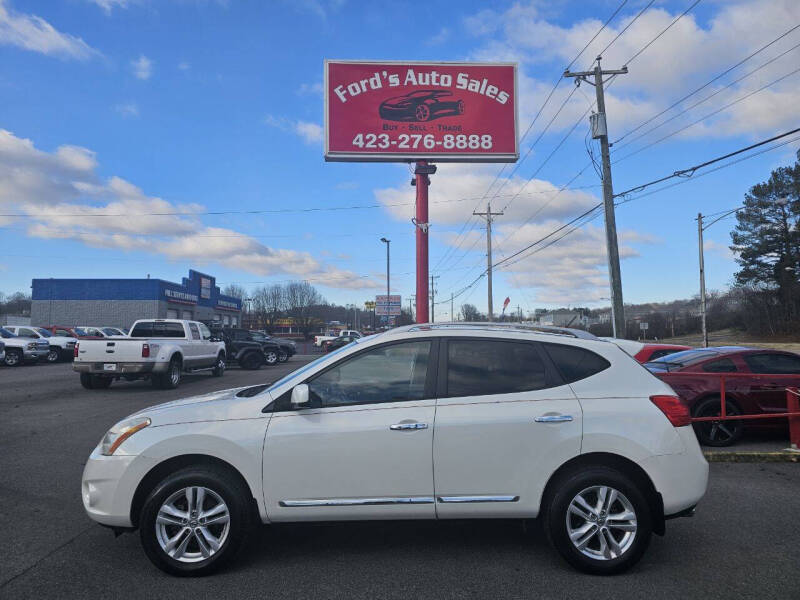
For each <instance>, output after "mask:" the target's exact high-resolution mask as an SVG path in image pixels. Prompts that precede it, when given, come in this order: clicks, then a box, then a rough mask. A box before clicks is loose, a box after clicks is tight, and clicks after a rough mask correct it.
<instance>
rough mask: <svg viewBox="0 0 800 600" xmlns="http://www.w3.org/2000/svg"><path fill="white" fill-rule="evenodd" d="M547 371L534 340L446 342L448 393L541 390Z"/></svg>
mask: <svg viewBox="0 0 800 600" xmlns="http://www.w3.org/2000/svg"><path fill="white" fill-rule="evenodd" d="M546 387H547V371H546V369H545V365H544V362H543V361H542V358H541V356H540V354H539V351H538V349H537V348H536V345H535V344H531V343H529V342H504V341H499V340H483V339H481V340H459V339H451V340H450V341H449V342H448V343H447V396H449V397H451V398H454V397H460V396H485V395H489V394H511V393H514V392H526V391H531V390H541V389H544V388H546Z"/></svg>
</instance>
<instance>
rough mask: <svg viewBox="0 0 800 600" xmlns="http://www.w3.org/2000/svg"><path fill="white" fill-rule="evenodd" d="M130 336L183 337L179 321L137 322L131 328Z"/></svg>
mask: <svg viewBox="0 0 800 600" xmlns="http://www.w3.org/2000/svg"><path fill="white" fill-rule="evenodd" d="M131 337H138V338H142V337H161V338H182V337H185V335H184V331H183V325H181V324H180V323H163V322H158V321H156V322H153V321H150V322H146V323H137V324H136V326H135V327H134V328H133V329H132V330H131Z"/></svg>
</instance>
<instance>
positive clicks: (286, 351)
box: [250, 330, 297, 362]
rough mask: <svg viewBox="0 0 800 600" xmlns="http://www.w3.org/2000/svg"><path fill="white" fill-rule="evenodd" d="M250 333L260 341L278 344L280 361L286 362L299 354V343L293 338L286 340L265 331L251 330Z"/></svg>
mask: <svg viewBox="0 0 800 600" xmlns="http://www.w3.org/2000/svg"><path fill="white" fill-rule="evenodd" d="M250 335H252V336H253V339H255V340H257V341H260V342H270V343H273V344H277V345H278V362H286V361H287V360H289V359H290V358H292V357H293V356H294V355H295V354H297V344H295V343H294V342H293V341H292V340H285V339H283V338H279V337H273V336H271V335H268V334H266V333H264V332H263V331H253V330H250Z"/></svg>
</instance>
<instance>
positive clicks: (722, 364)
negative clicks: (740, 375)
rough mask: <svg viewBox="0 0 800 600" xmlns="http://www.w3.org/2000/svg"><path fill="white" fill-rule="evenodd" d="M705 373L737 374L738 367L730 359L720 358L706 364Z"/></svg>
mask: <svg viewBox="0 0 800 600" xmlns="http://www.w3.org/2000/svg"><path fill="white" fill-rule="evenodd" d="M703 371H705V372H706V373H735V372H736V365H735V364H734V363H733V361H732V360H731V359H730V358H720V359H718V360H712V361H711V362H707V363H706V364H704V365H703Z"/></svg>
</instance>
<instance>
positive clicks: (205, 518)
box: [155, 486, 231, 563]
mask: <svg viewBox="0 0 800 600" xmlns="http://www.w3.org/2000/svg"><path fill="white" fill-rule="evenodd" d="M230 520H231V518H230V511H229V510H228V505H227V504H225V501H224V500H223V499H222V497H221V496H220V495H219V494H217V493H216V492H215V491H214V490H211V489H209V488H207V487H203V486H191V487H186V488H183V489H180V490H178V491H177V492H175V493H174V494H172V495H171V496H169V498H167V499H166V500H165V501H164V502H163V503H162V504H161V508H159V509H158V515H157V516H156V525H155V527H156V539H157V540H158V544H159V546H160V547H161V550H163V551H164V553H165V554H166V555H167V556H169V557H170V558H173V559H174V560H177V561H178V562H182V563H196V562H201V561H204V560H207V559H209V558H211V557H212V556H214V555H215V554H216V553H217V552H219V551H220V549H221V548H222V546H223V545H224V544H225V541H226V540H227V539H228V533H229V532H230Z"/></svg>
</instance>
